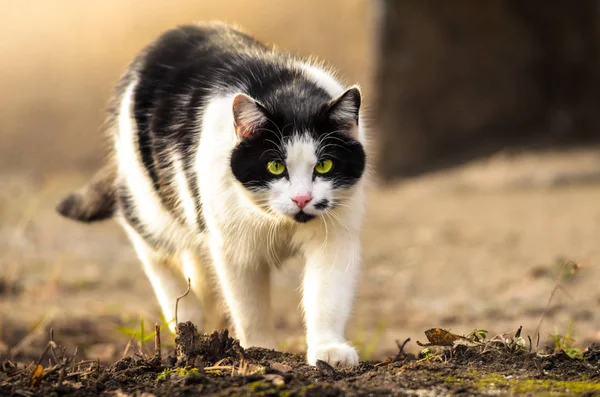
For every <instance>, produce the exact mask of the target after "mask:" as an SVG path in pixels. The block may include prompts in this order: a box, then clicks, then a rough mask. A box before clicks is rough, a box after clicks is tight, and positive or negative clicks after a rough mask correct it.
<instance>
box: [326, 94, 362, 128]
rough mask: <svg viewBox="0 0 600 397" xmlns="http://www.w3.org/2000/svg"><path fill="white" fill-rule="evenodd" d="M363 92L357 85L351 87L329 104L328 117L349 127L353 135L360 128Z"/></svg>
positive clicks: (341, 125) (343, 126)
mask: <svg viewBox="0 0 600 397" xmlns="http://www.w3.org/2000/svg"><path fill="white" fill-rule="evenodd" d="M360 102H361V93H360V89H359V88H358V87H357V86H353V87H350V88H349V89H347V90H346V92H344V93H343V94H342V95H340V96H339V97H337V98H336V99H334V100H333V101H331V103H330V104H329V109H328V110H327V112H328V117H329V120H330V121H332V122H333V123H335V124H337V125H339V126H340V127H342V128H347V129H348V130H349V131H348V132H349V133H350V134H351V135H354V134H355V133H356V129H357V128H358V116H359V112H360Z"/></svg>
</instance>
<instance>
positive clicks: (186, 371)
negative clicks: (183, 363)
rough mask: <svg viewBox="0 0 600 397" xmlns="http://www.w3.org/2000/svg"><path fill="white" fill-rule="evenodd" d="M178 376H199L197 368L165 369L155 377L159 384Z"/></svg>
mask: <svg viewBox="0 0 600 397" xmlns="http://www.w3.org/2000/svg"><path fill="white" fill-rule="evenodd" d="M173 374H175V375H179V376H190V375H200V372H199V371H198V368H175V369H165V370H164V371H162V372H161V373H160V374H158V376H157V377H156V380H157V381H159V382H164V381H166V380H167V379H169V378H170V377H171V375H173Z"/></svg>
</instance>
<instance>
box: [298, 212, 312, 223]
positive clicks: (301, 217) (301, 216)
mask: <svg viewBox="0 0 600 397" xmlns="http://www.w3.org/2000/svg"><path fill="white" fill-rule="evenodd" d="M313 219H315V216H314V215H311V214H307V213H306V212H304V211H300V212H298V213H297V214H296V215H294V220H295V221H296V222H299V223H306V222H308V221H310V220H313Z"/></svg>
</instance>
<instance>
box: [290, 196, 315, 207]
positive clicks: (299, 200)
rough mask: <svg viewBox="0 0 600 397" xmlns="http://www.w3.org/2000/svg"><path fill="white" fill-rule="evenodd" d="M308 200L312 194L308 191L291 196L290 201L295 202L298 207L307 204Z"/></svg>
mask: <svg viewBox="0 0 600 397" xmlns="http://www.w3.org/2000/svg"><path fill="white" fill-rule="evenodd" d="M310 200H312V196H311V195H310V193H309V194H301V195H298V196H294V197H292V201H293V202H294V203H296V205H297V206H298V208H300V209H302V208H304V207H306V204H308V202H309V201H310Z"/></svg>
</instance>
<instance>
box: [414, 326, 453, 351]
mask: <svg viewBox="0 0 600 397" xmlns="http://www.w3.org/2000/svg"><path fill="white" fill-rule="evenodd" d="M425 336H427V340H429V343H421V342H419V341H417V345H419V346H421V347H427V346H453V345H454V342H455V341H457V340H459V339H463V337H462V336H460V335H456V334H453V333H451V332H450V331H446V330H445V329H442V328H431V329H428V330H427V331H425Z"/></svg>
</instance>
